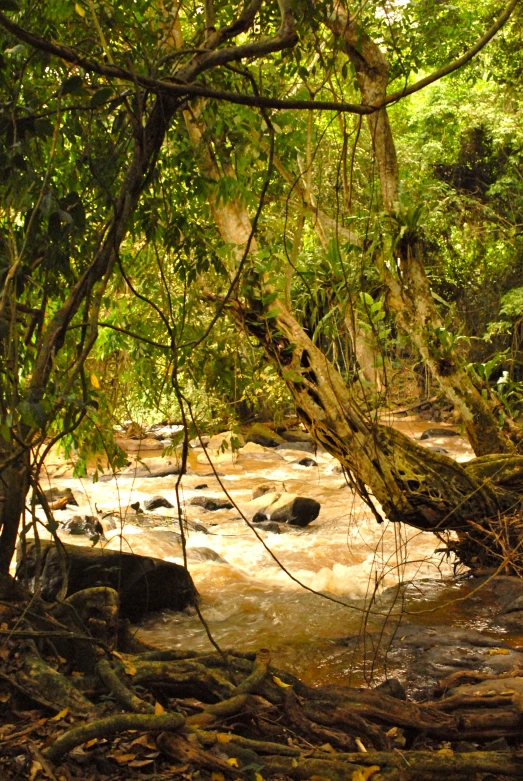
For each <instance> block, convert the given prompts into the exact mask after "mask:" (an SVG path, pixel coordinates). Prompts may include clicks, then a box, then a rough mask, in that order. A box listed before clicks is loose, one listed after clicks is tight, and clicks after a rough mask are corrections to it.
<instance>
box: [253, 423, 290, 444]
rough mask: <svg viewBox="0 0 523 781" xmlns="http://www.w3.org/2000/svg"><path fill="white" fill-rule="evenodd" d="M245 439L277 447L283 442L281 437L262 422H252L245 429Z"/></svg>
mask: <svg viewBox="0 0 523 781" xmlns="http://www.w3.org/2000/svg"><path fill="white" fill-rule="evenodd" d="M245 440H246V441H247V442H255V443H256V444H257V445H263V447H278V445H281V444H283V443H284V442H285V440H284V439H283V437H281V436H280V435H279V434H277V433H276V432H275V431H273V430H272V429H271V428H269V427H268V426H265V425H264V424H263V423H254V425H252V426H251V427H250V429H249V430H248V431H247V433H246V435H245Z"/></svg>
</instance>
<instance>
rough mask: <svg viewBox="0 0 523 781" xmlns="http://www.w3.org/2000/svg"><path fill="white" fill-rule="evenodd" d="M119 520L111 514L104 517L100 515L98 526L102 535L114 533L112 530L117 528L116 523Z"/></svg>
mask: <svg viewBox="0 0 523 781" xmlns="http://www.w3.org/2000/svg"><path fill="white" fill-rule="evenodd" d="M119 520H120V519H119V518H118V519H117V517H116V516H115V515H114V514H113V513H106V514H105V515H102V517H101V518H100V519H99V524H100V526H101V527H102V531H103V534H104V535H105V534H107V532H111V531H114V529H117V528H118V521H119Z"/></svg>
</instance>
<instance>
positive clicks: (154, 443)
mask: <svg viewBox="0 0 523 781" xmlns="http://www.w3.org/2000/svg"><path fill="white" fill-rule="evenodd" d="M114 440H115V442H116V444H117V445H118V447H121V448H122V450H125V451H126V452H127V451H129V452H133V453H136V452H141V451H144V450H161V449H162V443H161V442H160V441H159V440H158V439H157V438H155V437H151V436H149V437H145V438H144V439H127V437H115V438H114Z"/></svg>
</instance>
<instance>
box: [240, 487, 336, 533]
mask: <svg viewBox="0 0 523 781" xmlns="http://www.w3.org/2000/svg"><path fill="white" fill-rule="evenodd" d="M320 509H321V505H320V503H319V502H317V501H316V500H315V499H308V498H307V497H305V496H295V495H294V494H283V495H282V496H281V497H280V498H279V499H278V500H277V501H276V502H275V503H274V504H271V505H269V507H267V508H266V509H265V510H261V511H260V512H259V513H257V514H256V515H255V518H256V521H255V519H254V518H253V522H255V523H260V521H264V520H266V521H280V522H281V523H288V524H289V525H290V526H300V527H302V528H304V527H305V526H308V525H309V523H312V521H314V520H315V519H316V518H317V517H318V515H319V513H320ZM257 516H258V517H257ZM262 516H263V517H262Z"/></svg>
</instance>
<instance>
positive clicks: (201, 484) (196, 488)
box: [194, 483, 209, 491]
mask: <svg viewBox="0 0 523 781" xmlns="http://www.w3.org/2000/svg"><path fill="white" fill-rule="evenodd" d="M204 488H209V486H208V485H207V483H199V484H198V485H195V486H194V490H195V491H203V489H204Z"/></svg>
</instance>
